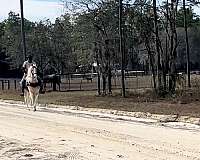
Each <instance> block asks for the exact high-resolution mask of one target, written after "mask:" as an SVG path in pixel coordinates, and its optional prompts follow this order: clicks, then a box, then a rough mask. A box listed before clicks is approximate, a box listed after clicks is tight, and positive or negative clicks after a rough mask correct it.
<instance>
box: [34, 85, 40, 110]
mask: <svg viewBox="0 0 200 160" xmlns="http://www.w3.org/2000/svg"><path fill="white" fill-rule="evenodd" d="M39 93H40V87H38V88H35V91H34V105H33V107H34V111H36V105H37V101H38V96H39Z"/></svg>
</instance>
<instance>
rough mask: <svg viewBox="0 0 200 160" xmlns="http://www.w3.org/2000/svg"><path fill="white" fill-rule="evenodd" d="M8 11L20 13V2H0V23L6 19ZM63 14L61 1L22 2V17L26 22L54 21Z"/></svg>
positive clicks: (2, 0) (9, 0)
mask: <svg viewBox="0 0 200 160" xmlns="http://www.w3.org/2000/svg"><path fill="white" fill-rule="evenodd" d="M10 11H14V12H16V13H20V0H0V21H3V20H4V19H6V18H7V17H8V13H9V12H10ZM63 13H64V6H63V4H62V2H61V0H24V17H25V18H26V19H28V20H31V21H40V20H45V19H50V20H51V21H54V20H55V19H56V18H57V17H59V16H60V15H62V14H63Z"/></svg>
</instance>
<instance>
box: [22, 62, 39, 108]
mask: <svg viewBox="0 0 200 160" xmlns="http://www.w3.org/2000/svg"><path fill="white" fill-rule="evenodd" d="M26 85H27V88H26V89H25V91H24V102H25V104H26V105H27V108H28V109H29V104H30V105H31V106H33V109H34V111H36V105H37V101H38V96H39V90H40V85H39V83H38V76H37V67H36V65H32V66H30V67H29V68H28V71H27V76H26Z"/></svg>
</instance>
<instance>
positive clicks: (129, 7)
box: [0, 0, 200, 95]
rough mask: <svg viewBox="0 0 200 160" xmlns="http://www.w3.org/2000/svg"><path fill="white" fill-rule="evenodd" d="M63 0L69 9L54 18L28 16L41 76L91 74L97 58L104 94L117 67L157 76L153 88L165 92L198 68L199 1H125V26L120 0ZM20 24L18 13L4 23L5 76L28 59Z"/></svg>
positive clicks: (1, 57)
mask: <svg viewBox="0 0 200 160" xmlns="http://www.w3.org/2000/svg"><path fill="white" fill-rule="evenodd" d="M64 2H65V3H64V5H65V7H66V10H67V11H68V12H66V14H64V15H62V16H60V17H58V18H57V19H56V20H55V23H52V22H51V21H50V20H48V19H47V20H45V21H40V22H31V21H30V20H27V19H24V25H25V26H24V30H25V41H26V50H27V54H33V55H34V59H35V61H36V62H37V64H38V66H39V70H40V72H41V75H46V74H52V73H58V74H67V73H73V72H79V73H87V72H91V69H92V66H93V64H94V63H95V64H96V66H95V67H94V70H95V71H96V72H97V73H98V77H99V78H98V79H99V81H100V80H101V79H102V81H103V93H104V94H106V85H107V84H108V86H109V87H108V93H111V92H112V88H111V86H112V84H111V77H112V72H113V70H115V71H116V70H120V69H121V68H123V69H125V70H143V71H145V73H146V74H152V75H153V76H152V78H153V82H154V88H155V89H156V91H157V92H158V93H159V94H160V95H164V94H166V93H173V92H174V91H175V88H176V80H177V77H178V74H177V73H179V72H184V73H190V69H191V70H199V69H200V56H199V53H200V46H199V43H200V19H199V16H198V15H196V14H195V13H194V11H193V6H194V5H198V3H197V2H195V1H191V2H190V1H186V5H185V1H183V2H182V1H178V0H172V1H168V0H167V1H165V2H163V3H162V4H158V3H157V1H156V0H153V1H149V0H146V1H140V0H136V1H135V2H134V3H133V2H132V1H131V0H126V1H122V2H123V3H122V5H121V7H122V10H121V11H122V23H121V25H119V7H120V3H119V2H120V1H117V0H116V1H115V0H74V1H72V2H68V1H64ZM20 24H21V18H20V15H19V14H18V13H14V12H10V13H9V16H8V18H7V19H6V20H4V21H3V22H0V50H1V54H0V75H2V76H4V75H5V74H6V73H8V74H9V75H10V76H17V75H18V76H20V68H21V65H22V63H23V61H24V55H23V47H22V45H21V44H22V37H21V28H20ZM119 27H120V28H119ZM120 29H121V31H122V34H121V35H120V32H119V30H120ZM121 36H122V37H121ZM120 37H121V38H122V53H123V54H122V53H121V52H120ZM187 44H188V45H187ZM122 55H124V57H122ZM122 58H123V60H124V61H123V63H121V59H122ZM121 66H122V67H121ZM100 76H102V78H100ZM188 77H189V74H188ZM189 78H190V77H189ZM167 79H168V80H167ZM106 82H107V83H106ZM99 85H100V82H99V83H98V86H99ZM188 85H189V84H188ZM100 93H101V92H100V90H99V94H100Z"/></svg>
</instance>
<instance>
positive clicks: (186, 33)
mask: <svg viewBox="0 0 200 160" xmlns="http://www.w3.org/2000/svg"><path fill="white" fill-rule="evenodd" d="M183 12H184V28H185V43H186V55H187V78H188V87H189V88H190V87H191V82H190V49H189V42H188V32H187V28H188V26H187V13H186V8H185V0H183Z"/></svg>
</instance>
